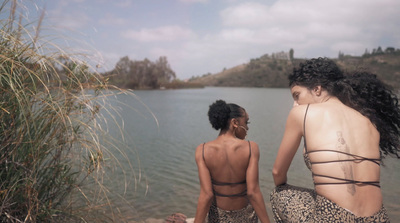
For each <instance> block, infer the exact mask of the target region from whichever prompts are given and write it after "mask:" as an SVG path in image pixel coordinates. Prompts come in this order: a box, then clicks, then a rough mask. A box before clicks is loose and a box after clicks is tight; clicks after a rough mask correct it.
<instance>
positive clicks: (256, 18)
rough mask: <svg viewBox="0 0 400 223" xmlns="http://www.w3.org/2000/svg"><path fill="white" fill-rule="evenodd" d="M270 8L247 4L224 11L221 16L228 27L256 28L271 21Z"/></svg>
mask: <svg viewBox="0 0 400 223" xmlns="http://www.w3.org/2000/svg"><path fill="white" fill-rule="evenodd" d="M268 11H269V8H268V7H267V6H266V5H263V4H260V3H254V2H246V3H243V4H240V5H237V6H233V7H229V8H227V9H224V10H223V11H222V12H221V13H220V15H221V18H222V23H223V24H224V25H226V26H235V27H236V26H239V27H255V26H259V25H262V24H264V23H265V22H266V21H267V20H268V19H269V14H268Z"/></svg>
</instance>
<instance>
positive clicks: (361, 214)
mask: <svg viewBox="0 0 400 223" xmlns="http://www.w3.org/2000/svg"><path fill="white" fill-rule="evenodd" d="M289 85H290V88H291V93H292V97H293V99H294V106H293V108H292V110H291V111H290V113H289V116H288V118H287V123H286V128H285V132H284V136H283V139H282V142H281V145H280V147H279V150H278V154H277V157H276V160H275V163H274V167H273V170H272V174H273V177H274V182H275V185H276V186H277V187H276V188H275V190H274V191H273V192H272V193H271V205H272V209H273V213H274V218H275V220H276V221H277V222H389V219H388V215H387V213H386V209H385V208H384V206H383V201H382V200H383V199H382V192H381V188H380V167H381V164H382V159H383V158H384V157H385V156H386V155H394V156H396V157H397V158H400V156H399V151H400V148H399V147H400V108H399V104H398V99H397V96H396V95H395V94H394V93H393V92H392V91H391V90H390V88H389V87H388V86H386V85H385V84H384V83H382V82H381V81H380V80H379V79H377V77H376V75H374V74H371V73H368V72H358V73H353V74H347V75H345V74H344V72H342V70H341V69H340V68H339V67H338V66H337V64H335V63H334V62H333V61H332V60H330V59H327V58H317V59H311V60H307V61H306V62H304V63H302V64H300V66H299V67H297V68H295V69H293V73H292V74H290V75H289ZM302 139H303V142H304V151H303V156H304V161H305V163H306V165H307V167H308V168H309V169H310V171H311V173H312V178H313V182H314V189H306V188H301V187H296V186H292V185H289V184H287V172H288V170H289V166H290V164H291V162H292V159H293V157H294V155H295V153H296V151H297V149H298V147H299V145H300V142H301V140H302Z"/></svg>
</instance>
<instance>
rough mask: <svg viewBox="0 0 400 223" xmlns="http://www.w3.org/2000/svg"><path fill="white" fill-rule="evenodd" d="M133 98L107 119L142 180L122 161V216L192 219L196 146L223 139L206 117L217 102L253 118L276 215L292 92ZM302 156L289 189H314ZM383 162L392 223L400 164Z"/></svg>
mask: <svg viewBox="0 0 400 223" xmlns="http://www.w3.org/2000/svg"><path fill="white" fill-rule="evenodd" d="M135 95H136V97H134V96H132V95H119V96H118V97H117V99H118V101H119V102H120V103H117V102H113V104H112V108H113V109H115V110H116V112H111V114H105V116H106V117H107V119H110V120H112V119H113V118H115V119H116V120H117V122H118V123H120V125H121V126H123V128H124V131H125V133H124V135H125V141H126V142H127V143H128V148H127V149H123V150H124V152H125V153H126V154H127V160H129V161H130V163H131V165H132V166H133V168H134V170H135V177H136V179H137V180H136V186H135V180H134V177H133V175H132V174H131V172H129V162H128V161H126V160H124V159H121V157H119V158H120V160H121V164H120V165H122V166H123V167H124V169H126V170H127V171H128V172H126V173H125V175H124V174H123V172H120V171H117V170H114V172H112V176H113V178H112V185H111V186H112V189H113V190H115V191H117V192H121V191H122V192H124V191H125V195H124V199H126V201H123V199H121V198H120V197H117V196H115V197H113V198H112V200H113V202H115V203H116V205H117V206H119V209H120V211H121V212H122V213H124V214H126V215H127V216H132V219H133V220H144V219H147V218H150V217H151V218H160V219H164V218H165V217H166V216H168V215H170V214H172V213H175V212H181V213H184V214H185V215H187V216H188V217H194V215H195V211H196V204H197V197H198V193H199V181H198V176H197V167H196V163H195V161H194V152H195V148H196V146H197V145H199V144H201V143H203V142H205V141H209V140H212V139H214V138H215V137H216V136H217V134H218V132H217V131H215V130H213V129H212V128H211V125H210V124H209V122H208V117H207V111H208V106H209V105H210V104H211V103H213V102H214V101H215V100H217V99H223V100H225V101H227V102H233V103H236V104H238V105H241V106H242V107H244V108H245V109H246V110H247V112H248V114H249V116H250V122H251V123H250V125H249V127H250V130H249V132H248V139H250V140H253V141H256V142H257V143H258V144H259V146H260V150H261V158H260V185H261V189H262V192H263V195H264V199H265V201H266V203H267V209H268V212H269V213H271V212H270V204H269V193H270V191H271V190H272V189H273V187H274V184H273V180H272V177H271V169H272V165H273V162H274V158H275V156H276V152H277V149H278V146H279V144H280V140H281V137H282V134H283V130H284V125H285V121H286V116H287V114H288V112H289V110H290V108H291V106H292V103H293V102H292V99H291V96H290V92H289V90H288V89H266V88H205V89H185V90H167V91H161V90H160V91H135ZM117 113H118V114H117ZM155 117H156V118H155ZM122 120H124V121H123V122H122ZM110 123H111V121H110ZM109 131H110V134H111V135H118V134H117V132H118V128H117V127H116V126H113V125H111V124H110V125H109ZM300 152H301V150H299V152H298V153H297V155H296V157H295V159H294V163H293V164H292V166H291V168H290V173H289V183H291V184H295V185H299V186H305V187H312V186H313V185H312V180H311V176H310V172H309V171H308V169H307V168H306V167H305V165H304V163H303V160H302V156H301V153H300ZM115 154H117V155H116V156H117V157H118V156H119V155H118V153H117V152H115ZM385 163H386V167H384V168H382V175H381V185H382V190H383V195H384V204H385V206H386V208H387V209H388V212H389V216H390V217H391V218H392V220H395V219H400V202H399V198H400V187H399V186H398V185H400V171H399V170H400V161H397V160H394V159H386V161H385ZM139 170H140V171H139ZM125 182H128V183H125ZM125 189H126V190H125ZM127 202H128V203H130V205H127Z"/></svg>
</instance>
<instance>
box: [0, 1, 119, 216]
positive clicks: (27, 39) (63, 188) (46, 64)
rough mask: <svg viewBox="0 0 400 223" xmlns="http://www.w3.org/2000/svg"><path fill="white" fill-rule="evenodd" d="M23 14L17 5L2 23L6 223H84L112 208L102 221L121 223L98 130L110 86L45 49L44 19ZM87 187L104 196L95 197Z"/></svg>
mask: <svg viewBox="0 0 400 223" xmlns="http://www.w3.org/2000/svg"><path fill="white" fill-rule="evenodd" d="M17 12H18V4H17V1H16V0H14V1H9V0H6V1H5V2H3V3H1V5H0V13H2V14H4V13H9V16H8V18H7V19H2V20H0V26H1V27H0V222H62V221H66V222H71V221H83V222H85V221H90V219H92V220H93V218H92V217H94V218H96V214H97V212H95V210H102V211H104V207H105V206H108V208H106V209H108V212H107V213H109V212H111V213H112V214H111V215H109V217H108V218H104V217H98V216H97V218H99V219H102V220H101V221H108V220H110V221H115V218H114V215H113V214H114V213H115V212H117V211H114V210H113V208H112V206H111V205H110V201H109V200H108V198H107V194H108V193H109V191H108V190H107V188H104V187H102V180H103V178H102V177H103V176H102V173H103V172H104V171H102V168H104V164H105V159H106V157H112V154H111V153H110V152H109V151H108V150H107V146H105V143H104V142H105V140H101V139H102V137H103V135H102V131H103V130H102V129H101V127H100V125H99V123H98V118H99V117H98V116H99V111H100V109H102V107H101V104H100V103H99V102H100V101H101V100H99V97H101V96H102V95H101V93H102V92H103V91H102V90H103V89H106V88H108V87H109V86H108V85H107V83H105V81H104V80H103V79H102V78H101V76H100V75H98V74H96V73H95V72H93V71H91V69H90V67H89V66H88V65H87V64H86V63H84V62H81V61H79V60H76V59H74V58H72V57H70V56H68V54H66V53H65V52H63V50H61V49H60V48H57V47H54V46H53V45H51V43H48V42H46V41H43V42H40V35H39V30H40V26H41V23H42V20H43V15H44V14H42V15H41V16H40V18H39V20H38V21H37V23H36V25H33V24H31V23H30V24H26V25H23V24H22V21H24V20H23V18H22V16H20V15H22V13H21V14H18V13H17ZM29 27H33V28H29ZM30 29H31V30H30ZM49 45H50V46H52V49H56V50H53V51H50V50H49V49H48V48H45V47H48V46H49ZM43 52H46V53H43ZM85 89H91V93H89V94H88V93H85V92H87V91H86V90H85ZM109 146H113V145H112V144H109ZM88 183H91V184H94V185H96V186H97V187H96V188H97V189H95V188H92V190H90V192H91V193H88V192H87V191H85V189H84V188H85V187H84V186H85V185H87V184H88ZM110 210H111V211H110ZM89 212H90V213H96V214H93V215H92V216H91V215H90V214H88V213H89Z"/></svg>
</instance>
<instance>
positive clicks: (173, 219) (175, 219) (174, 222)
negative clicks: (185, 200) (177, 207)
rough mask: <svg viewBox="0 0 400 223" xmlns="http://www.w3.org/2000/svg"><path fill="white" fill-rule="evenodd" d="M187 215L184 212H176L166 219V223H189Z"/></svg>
mask: <svg viewBox="0 0 400 223" xmlns="http://www.w3.org/2000/svg"><path fill="white" fill-rule="evenodd" d="M186 218H187V217H186V215H184V214H182V213H175V214H172V215H170V216H168V217H167V218H166V219H165V223H187V222H186Z"/></svg>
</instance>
